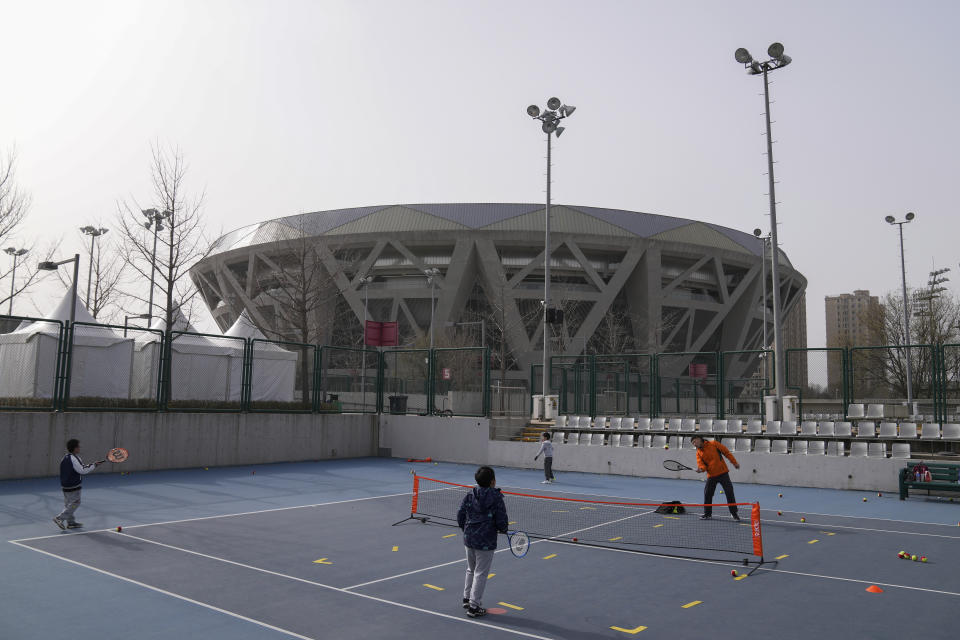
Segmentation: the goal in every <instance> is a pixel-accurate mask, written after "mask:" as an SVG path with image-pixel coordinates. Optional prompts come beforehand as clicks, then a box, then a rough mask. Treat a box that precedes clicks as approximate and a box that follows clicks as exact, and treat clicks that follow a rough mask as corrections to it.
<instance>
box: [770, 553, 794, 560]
mask: <svg viewBox="0 0 960 640" xmlns="http://www.w3.org/2000/svg"><path fill="white" fill-rule="evenodd" d="M789 557H790V554H789V553H785V554H783V555H782V556H777V557H776V558H774V560H783V559H784V558H789Z"/></svg>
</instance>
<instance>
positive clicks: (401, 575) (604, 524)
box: [344, 509, 655, 589]
mask: <svg viewBox="0 0 960 640" xmlns="http://www.w3.org/2000/svg"><path fill="white" fill-rule="evenodd" d="M654 511H655V509H651V510H650V511H644V512H642V513H634V514H632V515H629V516H627V517H626V518H620V519H618V520H612V521H610V522H604V523H602V524H597V525H594V526H592V527H584V528H583V529H575V530H574V531H570V532H568V533H560V534H557V535H555V536H553V537H550V538H541V539H539V540H533V541H531V542H530V544H531V545H535V544H537V543H538V542H562V541H561V540H559V538H562V537H565V536H572V535H573V534H575V533H580V532H581V531H589V530H590V529H596V528H597V527H605V526H607V525H608V524H613V523H615V522H621V521H623V520H629V519H630V518H636V517H638V516H645V515H647V514H648V513H653V512H654ZM509 550H510V547H506V548H504V549H498V550H496V551H494V553H502V552H504V551H509ZM460 562H465V558H461V559H459V560H453V561H451V562H444V563H443V564H435V565H433V566H431V567H424V568H422V569H414V570H413V571H407V572H406V573H398V574H396V575H393V576H387V577H386V578H378V579H377V580H370V581H369V582H361V583H360V584H355V585H351V586H349V587H344V589H359V588H360V587H366V586H367V585H371V584H376V583H377V582H386V581H387V580H396V579H397V578H403V577H405V576H409V575H413V574H415V573H422V572H424V571H430V570H431V569H439V568H440V567H447V566H450V565H451V564H458V563H460Z"/></svg>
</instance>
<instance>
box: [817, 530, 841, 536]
mask: <svg viewBox="0 0 960 640" xmlns="http://www.w3.org/2000/svg"><path fill="white" fill-rule="evenodd" d="M820 533H822V534H825V535H828V536H835V535H837V534H835V533H831V532H829V531H821V532H820Z"/></svg>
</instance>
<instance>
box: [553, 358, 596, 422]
mask: <svg viewBox="0 0 960 640" xmlns="http://www.w3.org/2000/svg"><path fill="white" fill-rule="evenodd" d="M590 362H591V359H590V357H589V356H552V357H551V358H550V374H551V375H550V382H551V384H550V389H551V392H550V393H551V395H556V396H557V401H558V407H557V408H558V411H559V412H560V413H561V414H564V413H577V414H580V413H582V414H588V413H589V414H590V415H593V414H594V410H593V409H594V407H593V403H592V400H593V394H592V390H593V388H594V381H593V377H592V371H593V370H592V367H591V366H590Z"/></svg>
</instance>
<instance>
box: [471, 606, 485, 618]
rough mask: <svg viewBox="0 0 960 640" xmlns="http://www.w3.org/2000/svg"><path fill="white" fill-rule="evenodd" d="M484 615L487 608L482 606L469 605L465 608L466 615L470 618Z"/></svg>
mask: <svg viewBox="0 0 960 640" xmlns="http://www.w3.org/2000/svg"><path fill="white" fill-rule="evenodd" d="M485 615H487V610H486V609H484V608H483V607H470V608H469V609H467V616H468V617H470V618H479V617H480V616H485Z"/></svg>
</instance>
